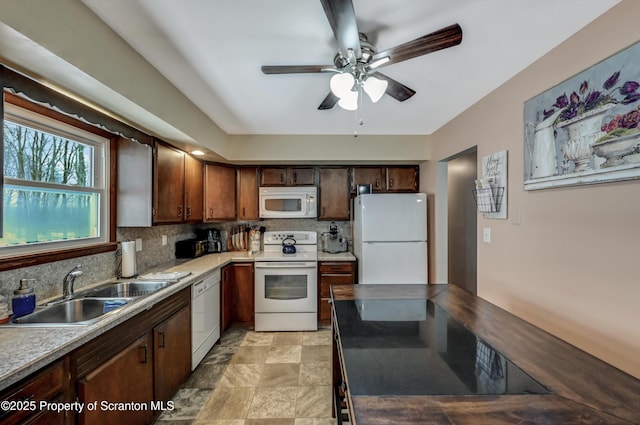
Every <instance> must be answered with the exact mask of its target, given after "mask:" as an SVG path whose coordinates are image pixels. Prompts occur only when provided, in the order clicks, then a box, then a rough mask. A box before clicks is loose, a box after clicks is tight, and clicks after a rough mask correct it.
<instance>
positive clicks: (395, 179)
mask: <svg viewBox="0 0 640 425" xmlns="http://www.w3.org/2000/svg"><path fill="white" fill-rule="evenodd" d="M361 184H370V185H371V188H372V190H373V192H417V191H418V167H417V166H412V165H411V166H397V167H353V173H352V179H351V191H352V192H354V193H355V191H356V188H357V187H358V185H361Z"/></svg>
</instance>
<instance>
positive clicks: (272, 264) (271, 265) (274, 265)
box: [255, 261, 318, 269]
mask: <svg viewBox="0 0 640 425" xmlns="http://www.w3.org/2000/svg"><path fill="white" fill-rule="evenodd" d="M317 267H318V263H317V262H315V261H269V262H265V263H257V262H256V263H255V268H256V269H282V268H288V269H289V268H296V269H298V268H317Z"/></svg>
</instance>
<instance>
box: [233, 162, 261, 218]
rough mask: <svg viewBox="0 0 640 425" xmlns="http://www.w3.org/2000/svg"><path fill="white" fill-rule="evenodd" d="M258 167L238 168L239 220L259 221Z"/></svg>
mask: <svg viewBox="0 0 640 425" xmlns="http://www.w3.org/2000/svg"><path fill="white" fill-rule="evenodd" d="M258 174H259V169H258V167H238V194H237V199H238V208H237V209H238V220H244V221H248V220H258V219H259V210H258Z"/></svg>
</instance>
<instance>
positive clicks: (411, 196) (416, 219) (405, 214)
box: [353, 193, 427, 284]
mask: <svg viewBox="0 0 640 425" xmlns="http://www.w3.org/2000/svg"><path fill="white" fill-rule="evenodd" d="M353 253H354V255H355V256H356V257H357V258H358V283H364V284H376V283H416V284H425V283H427V195H426V194H424V193H389V194H386V193H385V194H363V195H360V196H358V197H357V198H355V201H354V219H353Z"/></svg>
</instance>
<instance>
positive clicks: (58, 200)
mask: <svg viewBox="0 0 640 425" xmlns="http://www.w3.org/2000/svg"><path fill="white" fill-rule="evenodd" d="M108 154H109V140H107V139H105V138H103V137H100V136H98V135H96V134H93V133H90V132H87V131H85V130H82V129H80V128H77V127H74V126H71V125H69V124H66V123H63V122H60V121H57V120H54V119H52V118H49V117H46V116H43V115H40V114H37V113H35V112H32V111H29V110H26V109H23V108H20V107H17V106H15V105H12V104H8V103H5V117H4V191H3V199H2V202H3V235H2V238H0V257H7V256H14V255H20V254H30V253H35V252H38V251H51V250H55V249H66V248H78V247H83V246H88V245H94V244H96V243H100V242H107V241H108V237H109V223H108V218H109V196H108V193H109V192H108V182H109V178H108V175H107V173H108V167H107V166H106V165H107V164H108V160H109V158H108Z"/></svg>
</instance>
